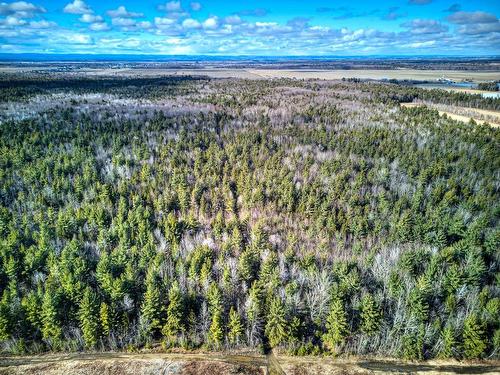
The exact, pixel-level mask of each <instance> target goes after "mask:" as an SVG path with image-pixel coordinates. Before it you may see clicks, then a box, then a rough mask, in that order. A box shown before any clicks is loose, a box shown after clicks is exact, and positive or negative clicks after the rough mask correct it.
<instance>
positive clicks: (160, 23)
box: [154, 17, 175, 28]
mask: <svg viewBox="0 0 500 375" xmlns="http://www.w3.org/2000/svg"><path fill="white" fill-rule="evenodd" d="M154 22H155V25H156V27H158V28H165V27H169V26H172V25H173V24H175V20H174V19H172V18H167V17H155V19H154Z"/></svg>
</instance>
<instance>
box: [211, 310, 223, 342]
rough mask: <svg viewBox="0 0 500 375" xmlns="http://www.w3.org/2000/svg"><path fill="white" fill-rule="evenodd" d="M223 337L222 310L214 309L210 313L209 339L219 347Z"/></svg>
mask: <svg viewBox="0 0 500 375" xmlns="http://www.w3.org/2000/svg"><path fill="white" fill-rule="evenodd" d="M223 338H224V331H223V330H222V312H221V311H219V310H216V311H215V312H214V313H213V314H212V323H211V324H210V331H209V338H208V339H209V341H210V343H211V344H212V345H214V346H215V347H217V348H218V347H220V345H221V344H222V339H223Z"/></svg>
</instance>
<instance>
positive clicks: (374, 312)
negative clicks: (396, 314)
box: [361, 294, 380, 334]
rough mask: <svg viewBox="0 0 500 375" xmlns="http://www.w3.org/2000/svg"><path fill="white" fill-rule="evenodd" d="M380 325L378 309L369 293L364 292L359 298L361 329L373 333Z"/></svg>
mask: <svg viewBox="0 0 500 375" xmlns="http://www.w3.org/2000/svg"><path fill="white" fill-rule="evenodd" d="M379 327H380V310H379V308H378V306H377V304H376V302H375V299H374V298H373V296H372V295H371V294H365V295H364V296H363V299H362V300H361V330H362V331H363V332H364V333H366V334H373V333H376V332H377V331H378V329H379Z"/></svg>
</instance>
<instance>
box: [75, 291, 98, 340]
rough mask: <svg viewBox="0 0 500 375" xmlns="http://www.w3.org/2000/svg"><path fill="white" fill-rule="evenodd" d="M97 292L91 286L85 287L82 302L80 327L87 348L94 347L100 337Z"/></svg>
mask: <svg viewBox="0 0 500 375" xmlns="http://www.w3.org/2000/svg"><path fill="white" fill-rule="evenodd" d="M96 300H97V298H96V295H95V293H94V292H93V291H92V289H90V288H89V287H87V288H85V292H84V293H83V298H82V300H81V302H80V311H79V314H78V315H79V319H80V328H81V329H82V332H83V339H84V340H85V346H86V347H87V348H94V347H95V346H96V345H97V341H98V339H99V315H98V304H97V301H96Z"/></svg>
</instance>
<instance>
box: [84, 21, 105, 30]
mask: <svg viewBox="0 0 500 375" xmlns="http://www.w3.org/2000/svg"><path fill="white" fill-rule="evenodd" d="M89 29H90V30H92V31H107V30H109V29H110V27H109V25H108V24H107V23H106V22H95V23H93V24H91V25H90V26H89Z"/></svg>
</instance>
